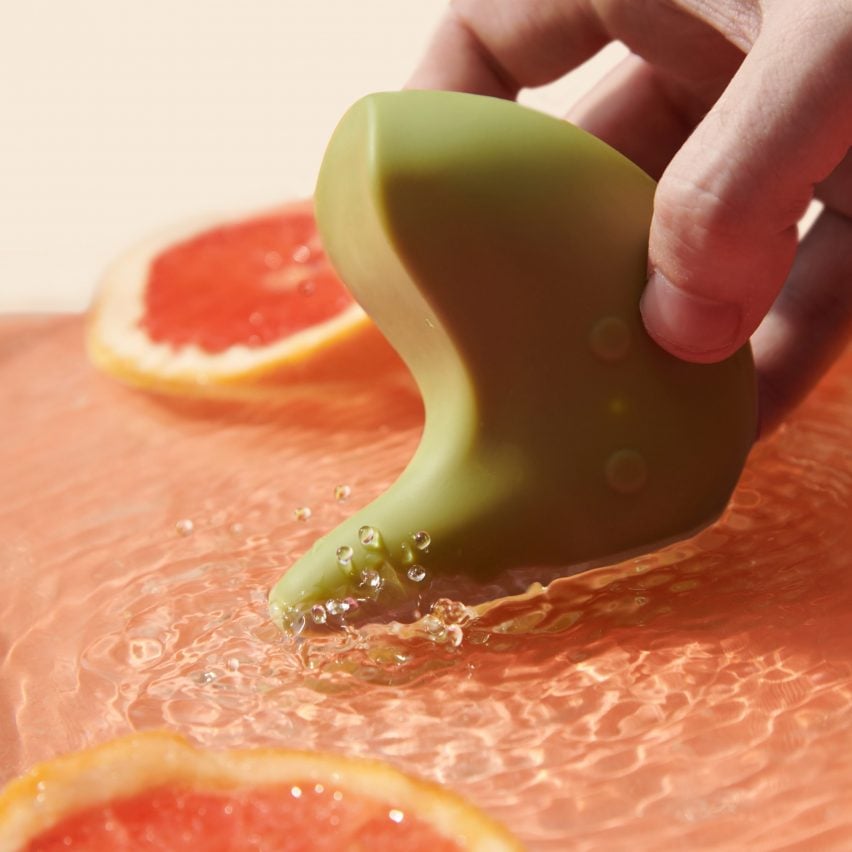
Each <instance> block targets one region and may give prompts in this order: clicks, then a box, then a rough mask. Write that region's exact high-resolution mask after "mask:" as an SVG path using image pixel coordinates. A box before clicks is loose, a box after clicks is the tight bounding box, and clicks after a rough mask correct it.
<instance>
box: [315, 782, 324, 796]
mask: <svg viewBox="0 0 852 852" xmlns="http://www.w3.org/2000/svg"><path fill="white" fill-rule="evenodd" d="M314 792H315V793H316V794H317V795H319V794H320V793H324V792H325V787H324V786H323V785H322V784H314Z"/></svg>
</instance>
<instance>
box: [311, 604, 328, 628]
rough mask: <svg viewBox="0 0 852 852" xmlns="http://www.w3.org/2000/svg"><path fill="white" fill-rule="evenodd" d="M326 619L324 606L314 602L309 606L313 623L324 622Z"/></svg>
mask: <svg viewBox="0 0 852 852" xmlns="http://www.w3.org/2000/svg"><path fill="white" fill-rule="evenodd" d="M327 620H328V613H327V612H326V611H325V607H324V606H323V605H322V604H321V603H318V604H314V605H313V606H312V607H311V621H313V623H314V624H325V623H326V621H327Z"/></svg>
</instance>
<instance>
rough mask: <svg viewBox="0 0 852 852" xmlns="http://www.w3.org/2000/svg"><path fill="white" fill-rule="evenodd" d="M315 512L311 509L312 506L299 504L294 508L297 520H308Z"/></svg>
mask: <svg viewBox="0 0 852 852" xmlns="http://www.w3.org/2000/svg"><path fill="white" fill-rule="evenodd" d="M311 515H313V512H312V511H311V509H310V506H299V508H298V509H294V510H293V517H294V518H295V519H296V520H297V521H307V520H308V519H309V518H310V517H311Z"/></svg>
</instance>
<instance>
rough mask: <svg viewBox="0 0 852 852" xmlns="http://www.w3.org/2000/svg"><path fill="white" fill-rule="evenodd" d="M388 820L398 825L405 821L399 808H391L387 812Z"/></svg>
mask: <svg viewBox="0 0 852 852" xmlns="http://www.w3.org/2000/svg"><path fill="white" fill-rule="evenodd" d="M388 819H389V820H390V821H391V822H395V823H397V825H398V824H399V823H401V822H402V821H403V820H404V819H405V814H404V813H403V812H402V811H401V810H399V808H391V809H390V810H389V811H388Z"/></svg>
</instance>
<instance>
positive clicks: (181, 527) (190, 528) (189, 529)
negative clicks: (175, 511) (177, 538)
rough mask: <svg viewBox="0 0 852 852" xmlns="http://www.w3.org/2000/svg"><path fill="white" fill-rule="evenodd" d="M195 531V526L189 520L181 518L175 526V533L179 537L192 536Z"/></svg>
mask: <svg viewBox="0 0 852 852" xmlns="http://www.w3.org/2000/svg"><path fill="white" fill-rule="evenodd" d="M194 531H195V524H194V523H193V522H192V521H191V520H190V519H189V518H181V519H180V520H179V521H178V522H177V523H176V524H175V532H176V533H177V534H178V535H183V536H187V535H192V533H193V532H194Z"/></svg>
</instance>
